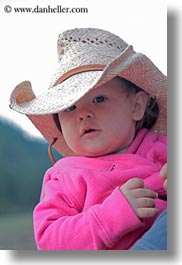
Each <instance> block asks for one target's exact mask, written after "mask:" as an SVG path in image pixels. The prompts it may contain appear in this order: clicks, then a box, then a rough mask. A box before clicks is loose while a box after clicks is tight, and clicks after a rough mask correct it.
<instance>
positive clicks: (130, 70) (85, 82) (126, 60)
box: [10, 28, 167, 156]
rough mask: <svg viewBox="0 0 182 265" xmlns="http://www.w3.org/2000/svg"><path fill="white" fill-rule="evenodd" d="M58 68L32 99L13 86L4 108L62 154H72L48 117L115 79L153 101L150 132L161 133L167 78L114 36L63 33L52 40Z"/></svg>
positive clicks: (27, 88) (28, 91)
mask: <svg viewBox="0 0 182 265" xmlns="http://www.w3.org/2000/svg"><path fill="white" fill-rule="evenodd" d="M57 47H58V62H59V65H58V69H57V72H56V73H55V74H54V76H53V78H52V80H51V84H50V87H49V89H48V90H47V91H46V92H45V93H43V94H41V95H39V96H35V94H34V92H33V91H32V88H31V83H30V82H29V81H25V82H23V83H21V84H19V85H18V86H17V87H16V88H15V89H14V91H13V92H12V94H11V97H10V108H12V109H13V110H15V111H17V112H20V113H23V114H26V115H27V116H28V118H29V119H30V120H31V121H32V123H33V124H34V125H35V126H36V127H37V129H38V130H39V131H40V132H41V133H42V135H43V136H44V137H45V138H46V139H47V141H48V142H49V143H50V144H52V145H54V147H55V148H56V150H57V151H58V152H59V153H61V154H62V155H64V156H69V155H74V153H73V152H72V151H71V150H70V149H69V147H68V145H67V144H66V142H65V140H64V138H63V135H62V133H61V132H60V130H59V129H58V128H57V126H56V124H55V121H54V119H53V115H52V114H54V113H58V112H59V111H62V110H64V109H66V108H68V107H69V106H71V105H72V104H73V103H75V102H76V101H77V100H79V99H80V98H81V97H83V96H84V95H85V94H86V93H87V92H88V91H89V90H91V89H95V88H97V87H98V86H101V85H103V84H104V83H106V82H107V81H109V80H111V79H112V78H114V77H116V76H120V77H123V78H125V79H127V80H129V81H130V82H132V83H134V84H136V85H137V86H139V87H140V88H142V89H143V90H144V91H146V92H147V93H148V94H150V95H151V97H154V98H156V101H157V103H158V106H159V109H160V113H159V117H158V119H157V121H156V123H155V125H154V127H153V128H152V130H155V131H157V132H158V133H159V134H166V122H167V117H166V112H167V110H166V108H167V106H166V105H167V103H166V101H167V79H166V76H165V75H163V74H162V73H161V72H160V70H159V69H158V68H157V67H156V66H155V65H154V64H153V63H152V62H151V61H150V59H149V58H147V57H146V56H145V55H143V54H141V53H136V52H135V51H134V50H133V48H132V46H129V45H128V44H127V43H126V42H125V41H123V40H122V39H121V38H120V37H118V36H116V35H114V34H112V33H110V32H108V31H105V30H101V29H95V28H80V29H72V30H67V31H65V32H63V33H62V34H60V35H59V38H58V46H57Z"/></svg>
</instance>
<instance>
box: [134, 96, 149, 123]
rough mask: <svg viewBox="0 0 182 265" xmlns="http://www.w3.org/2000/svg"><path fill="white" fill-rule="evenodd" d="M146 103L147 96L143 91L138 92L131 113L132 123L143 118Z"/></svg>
mask: <svg viewBox="0 0 182 265" xmlns="http://www.w3.org/2000/svg"><path fill="white" fill-rule="evenodd" d="M147 101H148V95H147V94H146V93H145V92H144V91H139V92H138V93H136V94H135V96H134V101H133V111H132V115H133V120H134V121H140V120H141V119H142V118H143V116H144V113H145V108H146V105H147Z"/></svg>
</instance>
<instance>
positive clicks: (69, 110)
mask: <svg viewBox="0 0 182 265" xmlns="http://www.w3.org/2000/svg"><path fill="white" fill-rule="evenodd" d="M75 109H76V106H75V105H72V106H70V107H68V108H67V109H65V111H66V112H71V111H73V110H75Z"/></svg>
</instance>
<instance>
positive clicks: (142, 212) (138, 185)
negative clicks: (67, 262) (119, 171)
mask: <svg viewBox="0 0 182 265" xmlns="http://www.w3.org/2000/svg"><path fill="white" fill-rule="evenodd" d="M120 190H121V192H122V193H123V195H124V196H125V197H126V199H127V200H128V202H129V203H130V205H131V206H132V208H133V210H134V211H135V213H136V215H137V216H138V217H139V218H147V217H152V216H154V215H155V214H157V213H158V209H157V208H155V202H154V199H156V198H157V197H158V194H157V193H156V192H154V191H152V190H150V189H147V188H146V187H145V186H144V182H143V180H141V179H139V178H133V179H130V180H128V181H127V182H126V183H125V184H124V185H123V186H121V187H120Z"/></svg>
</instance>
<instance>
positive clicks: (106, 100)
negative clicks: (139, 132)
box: [58, 78, 138, 157]
mask: <svg viewBox="0 0 182 265" xmlns="http://www.w3.org/2000/svg"><path fill="white" fill-rule="evenodd" d="M125 86H126V85H125V83H124V82H122V80H120V79H119V78H114V79H112V80H111V81H109V82H107V83H106V84H104V85H103V86H100V87H99V88H96V89H93V90H91V91H89V92H88V93H87V94H86V95H85V96H84V97H83V98H81V99H80V100H79V101H77V102H76V103H75V104H74V105H72V106H70V107H69V108H68V109H66V110H65V111H63V112H60V113H59V114H58V116H59V120H60V123H61V128H62V133H63V136H64V138H65V141H66V143H67V144H68V146H69V147H70V148H71V149H72V150H73V151H74V152H75V153H76V154H78V155H82V156H91V157H92V156H101V155H106V154H110V153H119V152H123V151H124V150H125V149H126V148H127V147H128V146H129V145H130V144H131V142H132V141H133V138H134V135H135V123H136V120H137V119H138V118H136V115H135V114H134V113H135V112H134V108H135V107H136V100H135V97H136V96H135V94H133V93H130V94H128V91H127V89H126V87H125Z"/></svg>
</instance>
